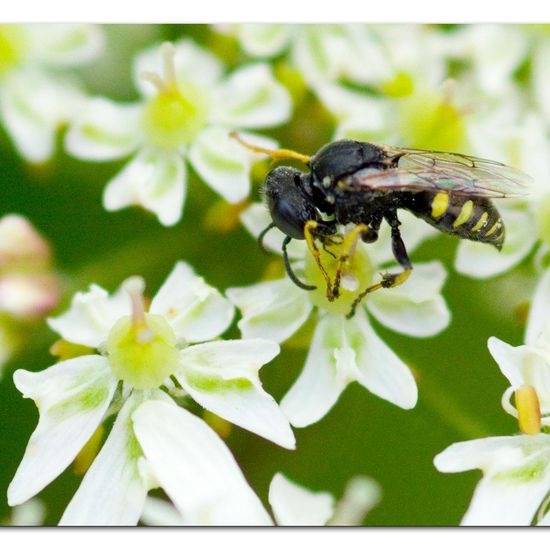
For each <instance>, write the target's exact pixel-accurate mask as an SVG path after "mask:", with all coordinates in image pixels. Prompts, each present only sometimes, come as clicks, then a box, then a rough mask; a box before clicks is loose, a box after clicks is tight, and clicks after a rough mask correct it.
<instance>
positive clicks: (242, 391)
mask: <svg viewBox="0 0 550 550" xmlns="http://www.w3.org/2000/svg"><path fill="white" fill-rule="evenodd" d="M278 353H279V346H278V345H277V344H276V343H274V342H272V341H269V340H261V339H249V340H226V341H223V342H222V341H220V342H210V343H207V344H198V345H195V346H190V347H188V348H186V349H184V350H183V351H182V352H181V361H182V368H181V371H180V372H179V373H177V374H176V377H177V378H178V380H179V382H180V383H181V385H182V386H183V388H184V389H185V390H186V391H187V392H188V393H189V394H190V395H191V397H193V399H194V400H195V401H197V403H199V404H200V405H201V406H202V407H204V408H206V409H208V410H210V411H212V412H214V413H215V414H217V415H218V416H221V417H222V418H225V419H226V420H229V422H232V423H233V424H237V425H238V426H241V427H243V428H245V429H246V430H250V431H251V432H254V433H256V434H258V435H261V436H262V437H265V438H266V439H269V440H271V441H273V442H275V443H277V444H278V445H281V446H282V447H286V448H288V449H293V448H294V444H295V442H294V435H293V433H292V430H291V429H290V426H289V425H288V421H287V419H286V418H285V416H284V415H283V413H282V412H281V410H280V409H279V407H278V405H277V403H276V402H275V400H274V399H273V397H271V396H270V395H269V394H268V393H266V392H265V391H264V390H263V388H262V386H261V382H260V379H259V377H258V371H259V370H260V368H261V367H262V365H264V364H265V363H268V362H269V361H271V360H272V359H273V358H274V357H275V356H276V355H277V354H278Z"/></svg>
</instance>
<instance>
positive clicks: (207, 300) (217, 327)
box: [149, 262, 234, 342]
mask: <svg viewBox="0 0 550 550" xmlns="http://www.w3.org/2000/svg"><path fill="white" fill-rule="evenodd" d="M149 310H150V312H151V313H157V314H160V315H163V316H165V317H166V319H167V320H168V321H169V323H170V325H171V326H172V328H173V329H174V332H175V333H176V336H177V337H178V338H185V340H186V341H187V342H204V341H205V340H211V339H212V338H216V336H219V335H220V334H222V333H223V332H224V331H225V330H226V329H227V328H228V327H229V325H230V324H231V321H232V319H233V314H234V307H233V306H232V304H231V302H229V300H227V299H226V298H224V297H223V296H222V295H221V294H220V293H219V292H218V291H217V290H216V289H215V288H214V287H212V286H210V285H208V284H206V282H205V281H204V279H203V278H202V277H198V276H197V275H196V274H195V272H194V271H193V269H192V268H191V267H190V266H189V265H188V264H186V263H184V262H177V263H176V265H175V266H174V269H173V270H172V273H170V275H169V276H168V278H167V279H166V281H164V283H163V285H162V286H161V287H160V289H159V291H158V292H157V293H156V295H155V297H154V298H153V301H152V302H151V307H150V309H149Z"/></svg>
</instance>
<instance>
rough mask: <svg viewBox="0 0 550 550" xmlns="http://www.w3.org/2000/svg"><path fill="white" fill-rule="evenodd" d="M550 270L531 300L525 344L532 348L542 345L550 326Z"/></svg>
mask: <svg viewBox="0 0 550 550" xmlns="http://www.w3.org/2000/svg"><path fill="white" fill-rule="evenodd" d="M549 311H550V270H547V271H546V272H545V273H544V275H543V276H542V277H541V279H540V281H539V283H538V285H537V288H536V289H535V292H534V294H533V299H532V300H531V307H530V309H529V319H528V321H527V329H526V331H525V343H526V344H527V345H530V346H536V345H540V343H541V342H540V340H541V336H543V335H544V334H545V333H546V331H547V330H548V327H549V326H550V319H549V317H548V312H549Z"/></svg>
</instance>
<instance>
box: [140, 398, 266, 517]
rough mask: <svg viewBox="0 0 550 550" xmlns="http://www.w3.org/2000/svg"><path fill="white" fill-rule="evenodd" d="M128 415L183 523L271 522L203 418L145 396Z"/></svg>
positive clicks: (227, 452)
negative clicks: (131, 417)
mask: <svg viewBox="0 0 550 550" xmlns="http://www.w3.org/2000/svg"><path fill="white" fill-rule="evenodd" d="M133 419H134V431H135V434H136V437H137V439H138V441H139V443H140V445H141V447H142V449H143V452H144V454H145V456H146V458H147V461H148V463H149V465H150V467H151V470H152V472H153V474H154V475H155V477H156V478H157V479H158V481H159V482H160V484H161V486H162V487H163V489H164V490H165V491H166V493H167V494H168V495H169V497H170V498H171V500H172V501H173V502H174V504H175V505H176V507H177V508H178V510H179V512H180V513H181V515H182V517H183V518H184V520H185V522H186V524H188V525H269V524H270V523H271V521H270V518H269V516H268V514H267V512H266V511H265V510H264V509H263V507H262V505H261V503H260V500H259V499H258V497H257V496H256V495H255V494H254V492H253V491H252V489H251V488H250V487H249V485H248V483H247V482H246V480H245V478H244V476H243V474H242V473H241V471H240V470H239V467H238V465H237V463H236V462H235V459H234V458H233V456H232V455H231V453H230V452H229V450H228V449H227V447H226V446H225V445H224V443H223V442H222V441H221V439H220V438H219V437H218V435H217V434H216V433H215V432H214V431H213V430H211V429H210V428H209V427H208V425H207V424H206V423H205V422H203V421H202V420H200V419H199V418H197V417H196V416H193V415H192V414H191V413H189V412H187V411H186V410H185V409H182V408H179V407H177V406H176V405H174V404H171V403H165V402H160V401H147V402H146V403H144V404H143V405H141V406H140V407H139V408H138V409H137V410H136V412H135V413H134V415H133Z"/></svg>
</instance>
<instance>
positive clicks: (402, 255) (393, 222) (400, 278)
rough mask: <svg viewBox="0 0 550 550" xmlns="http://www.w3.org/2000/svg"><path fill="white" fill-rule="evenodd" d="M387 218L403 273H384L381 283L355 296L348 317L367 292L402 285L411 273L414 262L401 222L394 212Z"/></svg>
mask: <svg viewBox="0 0 550 550" xmlns="http://www.w3.org/2000/svg"><path fill="white" fill-rule="evenodd" d="M385 218H386V221H387V222H388V223H389V224H390V227H391V245H392V252H393V255H394V257H395V259H396V260H397V261H398V262H399V265H401V266H402V267H403V271H402V272H401V273H383V274H382V280H381V281H380V282H379V283H376V284H374V285H372V286H369V287H368V288H367V289H366V290H364V291H363V292H361V294H359V296H357V298H355V300H354V302H353V304H352V305H351V309H350V312H349V313H348V314H347V315H346V319H351V318H352V317H353V316H354V315H355V311H356V309H357V306H358V305H359V304H360V303H361V300H362V299H363V298H364V297H365V296H366V295H367V294H370V293H371V292H374V291H376V290H379V289H381V288H393V287H395V286H399V285H402V284H403V283H404V282H405V281H406V280H407V279H408V278H409V276H410V274H411V271H412V264H411V261H410V260H409V256H408V254H407V249H406V248H405V243H404V242H403V239H402V238H401V232H400V231H399V225H400V222H399V220H398V219H397V214H396V213H395V212H392V213H391V214H388V215H386V216H385Z"/></svg>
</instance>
